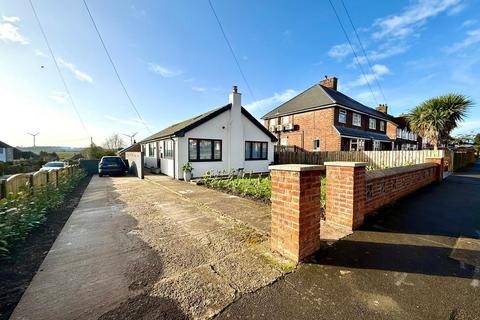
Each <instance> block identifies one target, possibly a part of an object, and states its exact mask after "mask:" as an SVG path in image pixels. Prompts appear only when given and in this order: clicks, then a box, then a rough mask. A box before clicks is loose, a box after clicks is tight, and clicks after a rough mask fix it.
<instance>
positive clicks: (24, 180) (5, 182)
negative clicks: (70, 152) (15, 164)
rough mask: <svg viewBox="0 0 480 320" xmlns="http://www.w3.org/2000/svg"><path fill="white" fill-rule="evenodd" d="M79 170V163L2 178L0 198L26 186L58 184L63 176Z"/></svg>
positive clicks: (0, 181)
mask: <svg viewBox="0 0 480 320" xmlns="http://www.w3.org/2000/svg"><path fill="white" fill-rule="evenodd" d="M77 170H79V166H78V165H72V166H67V167H65V168H60V169H53V170H50V171H37V172H35V173H33V174H28V173H19V174H15V175H13V176H10V177H8V178H7V179H1V180H0V199H3V198H6V197H7V195H8V194H9V193H10V192H12V193H13V194H16V193H18V192H20V191H22V190H24V189H25V188H30V187H37V186H45V185H47V184H53V185H55V186H57V184H58V181H59V179H60V178H61V177H62V176H68V175H71V174H73V173H74V172H76V171H77Z"/></svg>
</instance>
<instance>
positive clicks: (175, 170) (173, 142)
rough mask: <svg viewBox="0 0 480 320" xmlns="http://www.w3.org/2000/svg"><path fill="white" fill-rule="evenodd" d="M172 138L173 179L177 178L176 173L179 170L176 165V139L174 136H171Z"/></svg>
mask: <svg viewBox="0 0 480 320" xmlns="http://www.w3.org/2000/svg"><path fill="white" fill-rule="evenodd" d="M170 140H171V141H172V144H173V179H175V173H176V172H177V168H176V167H175V140H173V138H172V137H170ZM164 152H165V151H164Z"/></svg>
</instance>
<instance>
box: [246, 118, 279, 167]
mask: <svg viewBox="0 0 480 320" xmlns="http://www.w3.org/2000/svg"><path fill="white" fill-rule="evenodd" d="M242 122H243V132H244V141H259V142H268V160H246V161H245V160H244V166H243V167H244V168H245V172H247V173H248V172H268V166H269V164H270V163H272V162H273V157H274V143H273V142H272V140H271V139H270V137H269V136H267V135H266V134H265V133H264V132H263V131H262V130H260V129H259V128H258V127H257V126H255V125H254V124H253V123H252V122H251V121H250V120H248V118H247V117H245V116H244V115H242ZM243 145H244V146H243V159H245V143H243Z"/></svg>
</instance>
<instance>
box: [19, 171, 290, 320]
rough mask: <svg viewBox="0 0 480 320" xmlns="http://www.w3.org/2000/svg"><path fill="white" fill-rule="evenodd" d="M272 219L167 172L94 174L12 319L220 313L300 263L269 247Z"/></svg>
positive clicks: (259, 207) (250, 204)
mask: <svg viewBox="0 0 480 320" xmlns="http://www.w3.org/2000/svg"><path fill="white" fill-rule="evenodd" d="M232 203H233V204H234V208H232ZM246 211H249V212H257V217H254V216H253V215H245V217H244V219H243V220H240V219H237V218H236V216H238V212H246ZM268 219H269V207H268V206H267V205H263V204H260V203H258V202H254V201H251V200H247V199H242V198H237V197H231V196H229V195H226V194H223V193H219V192H216V191H213V190H210V189H206V188H203V187H198V186H195V185H191V184H187V183H184V182H179V181H173V180H171V179H170V178H167V177H161V176H160V177H156V178H155V179H153V180H139V179H137V178H131V177H120V178H110V177H106V178H99V177H97V176H95V177H93V179H92V180H91V183H90V185H89V186H88V187H87V189H86V191H85V194H84V196H83V197H82V199H81V201H80V203H79V206H78V207H77V208H76V209H75V211H74V212H73V213H72V216H71V217H70V219H69V220H68V222H67V224H66V225H65V227H64V229H63V230H62V232H61V234H60V235H59V237H58V238H57V240H56V242H55V243H54V245H53V247H52V250H51V251H50V252H49V253H48V255H47V257H46V258H45V260H44V262H43V264H42V266H41V268H40V270H39V272H38V273H37V275H36V276H35V277H34V279H33V281H32V283H31V284H30V286H29V288H28V289H27V291H26V292H25V294H24V296H23V297H22V299H21V301H20V303H19V305H18V306H17V308H16V309H15V311H14V313H13V315H12V317H11V319H98V318H100V319H182V318H198V319H203V318H209V317H212V316H214V315H216V314H218V313H219V312H220V311H221V310H223V309H224V308H225V307H227V306H228V305H229V304H230V303H232V302H233V301H235V300H237V299H239V298H240V297H241V296H242V295H244V294H246V293H250V292H254V291H256V290H258V289H260V288H261V287H264V286H266V285H268V284H270V283H272V282H274V281H275V280H277V279H278V278H279V277H281V276H282V275H283V274H285V273H286V272H288V271H290V270H291V269H292V268H293V266H292V265H291V264H290V263H289V262H287V261H285V260H283V259H281V258H279V257H277V256H275V255H272V254H271V253H270V250H269V242H268V238H267V236H266V230H263V228H264V226H265V225H266V224H265V223H264V222H262V221H264V220H268ZM249 221H251V222H252V224H249V223H248V222H249Z"/></svg>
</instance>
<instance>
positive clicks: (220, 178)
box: [201, 172, 327, 208]
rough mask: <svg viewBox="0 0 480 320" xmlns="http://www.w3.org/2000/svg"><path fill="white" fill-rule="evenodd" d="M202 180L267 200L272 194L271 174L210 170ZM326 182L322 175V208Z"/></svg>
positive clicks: (244, 194)
mask: <svg viewBox="0 0 480 320" xmlns="http://www.w3.org/2000/svg"><path fill="white" fill-rule="evenodd" d="M201 182H202V183H203V184H205V185H206V186H208V187H210V188H214V189H218V190H221V191H224V192H228V193H233V194H236V195H240V196H247V197H250V198H254V199H259V200H262V201H265V202H269V201H270V198H271V196H272V180H271V179H270V176H269V175H268V176H265V175H263V176H255V175H252V174H244V175H243V176H242V177H237V176H236V175H235V174H233V173H230V174H228V175H225V172H224V175H221V174H220V173H219V174H217V175H213V174H212V173H211V172H208V173H207V174H206V175H205V176H204V178H202V179H201ZM326 182H327V179H326V177H325V176H322V181H321V183H322V188H321V200H320V202H321V204H322V208H325V197H326Z"/></svg>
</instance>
